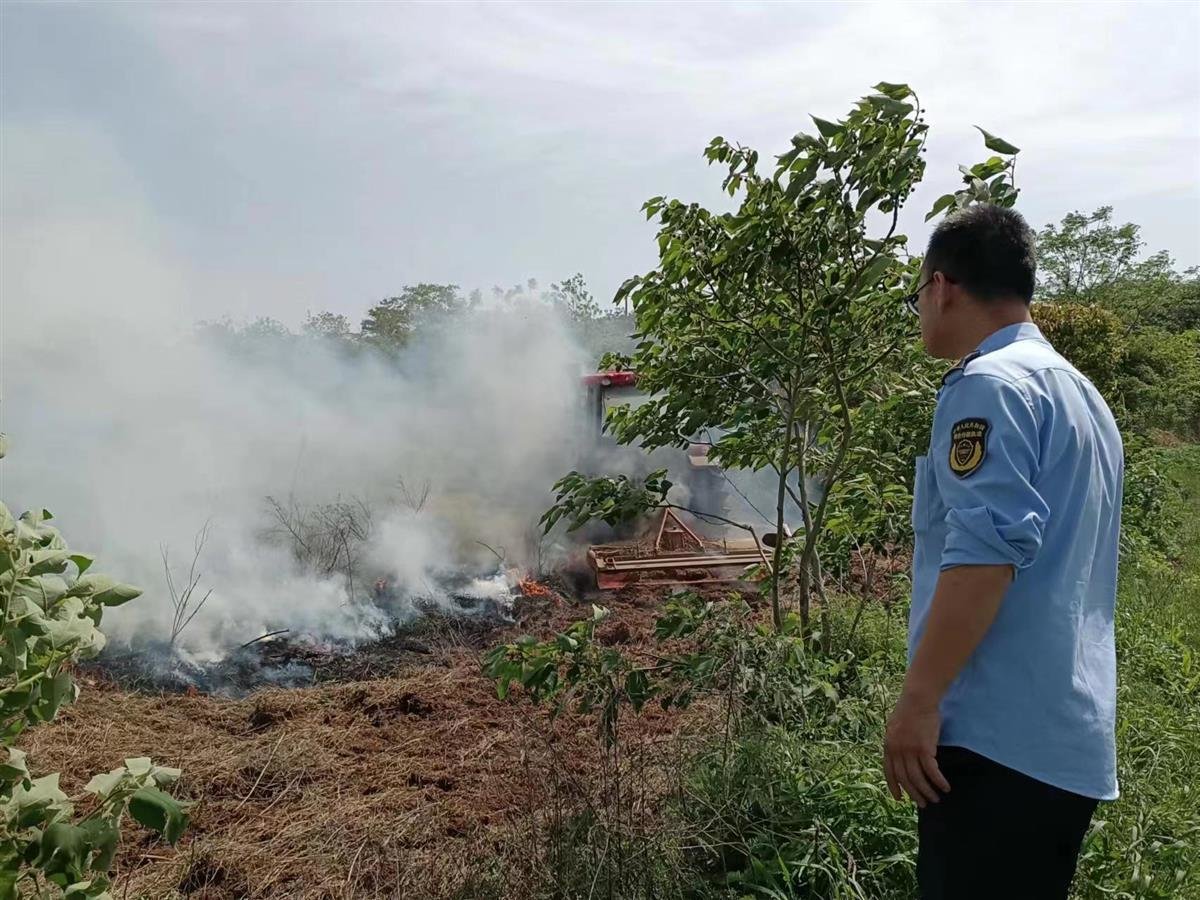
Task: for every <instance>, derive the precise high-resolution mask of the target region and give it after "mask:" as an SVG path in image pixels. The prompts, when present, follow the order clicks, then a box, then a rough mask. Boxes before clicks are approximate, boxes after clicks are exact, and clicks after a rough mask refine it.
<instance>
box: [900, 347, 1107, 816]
mask: <svg viewBox="0 0 1200 900" xmlns="http://www.w3.org/2000/svg"><path fill="white" fill-rule="evenodd" d="M1123 456H1124V454H1123V451H1122V446H1121V435H1120V433H1119V432H1118V430H1117V426H1116V423H1115V422H1114V421H1113V417H1112V413H1111V412H1110V411H1109V409H1108V406H1107V404H1106V403H1105V402H1104V399H1103V398H1102V397H1101V396H1100V394H1099V392H1098V391H1097V390H1096V389H1095V387H1093V386H1092V383H1091V382H1090V381H1088V379H1087V378H1085V377H1084V376H1083V375H1081V374H1080V373H1079V371H1078V370H1077V369H1075V367H1074V366H1072V365H1071V364H1070V363H1069V362H1067V361H1066V360H1065V359H1063V358H1062V357H1061V356H1059V355H1058V353H1056V352H1055V350H1054V348H1053V347H1051V346H1050V343H1049V342H1048V341H1047V340H1046V339H1045V338H1044V337H1043V336H1042V333H1041V332H1040V331H1039V330H1038V328H1037V326H1036V325H1033V324H1029V323H1025V324H1017V325H1009V326H1008V327H1006V328H1002V329H1000V330H999V331H997V332H995V333H994V334H992V335H991V336H990V337H988V338H987V339H986V340H985V341H984V342H983V343H982V344H980V346H979V349H978V350H977V351H976V353H973V354H971V355H970V356H968V357H967V358H966V360H965V361H964V362H963V363H960V364H959V366H956V367H955V368H954V369H952V370H951V372H950V373H949V374H948V375H947V376H946V379H945V381H944V382H943V385H942V389H941V391H939V393H938V401H937V411H936V413H935V414H934V418H933V436H932V440H931V444H930V448H929V455H928V456H923V457H919V458H918V460H917V478H916V488H915V490H914V493H913V530H914V532H915V536H916V540H915V548H914V554H913V595H912V610H911V613H910V617H909V628H908V657H909V661H910V662H911V660H912V657H913V654H914V652H915V651H916V647H917V644H918V642H919V641H920V639H921V634H922V632H923V631H924V627H925V620H926V617H927V616H928V615H929V607H930V603H931V602H932V600H933V591H934V587H935V585H936V584H937V579H938V573H939V572H940V571H942V570H943V569H949V568H953V567H954V566H963V565H981V564H1004V563H1008V564H1011V565H1012V566H1013V567H1014V570H1015V573H1016V574H1015V578H1014V580H1013V582H1012V584H1011V586H1010V587H1009V588H1008V590H1007V592H1006V593H1005V595H1004V600H1003V602H1002V604H1001V606H1000V611H999V613H998V614H997V616H996V619H995V621H994V622H993V623H992V627H991V628H990V629H989V630H988V632H987V634H986V635H985V636H984V638H983V640H982V641H981V642H980V644H979V646H978V647H977V648H976V649H975V652H974V653H972V654H971V657H970V658H969V659H968V660H967V663H966V665H965V666H963V669H962V671H961V672H960V673H959V675H958V677H957V678H956V679H955V680H954V682H953V683H952V684H951V685H950V688H949V689H948V690H947V692H946V694H945V697H944V698H943V699H942V703H941V715H942V732H941V738H940V741H939V743H941V744H946V745H950V746H956V747H966V748H967V749H969V750H973V751H975V752H976V753H979V754H981V755H982V756H986V757H987V758H989V759H992V760H994V761H995V762H998V763H1001V764H1002V765H1005V766H1008V767H1009V768H1012V769H1016V770H1017V771H1019V772H1023V773H1025V774H1026V775H1029V776H1031V777H1033V778H1036V779H1038V780H1039V781H1043V782H1046V783H1048V784H1052V785H1055V786H1057V787H1060V788H1064V789H1065V790H1068V791H1073V792H1074V793H1077V794H1082V795H1084V796H1086V797H1095V798H1099V799H1103V800H1111V799H1114V798H1115V797H1116V796H1117V769H1116V744H1115V734H1114V730H1115V729H1114V723H1115V713H1116V653H1115V649H1114V646H1113V610H1114V606H1115V604H1116V592H1117V544H1118V535H1119V531H1120V524H1121V489H1122V479H1123V475H1124V471H1123Z"/></svg>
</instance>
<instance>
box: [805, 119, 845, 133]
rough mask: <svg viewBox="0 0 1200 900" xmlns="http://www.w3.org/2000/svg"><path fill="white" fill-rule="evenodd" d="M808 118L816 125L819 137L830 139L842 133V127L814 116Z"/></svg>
mask: <svg viewBox="0 0 1200 900" xmlns="http://www.w3.org/2000/svg"><path fill="white" fill-rule="evenodd" d="M809 118H811V119H812V120H813V122H814V123H816V126H817V131H819V132H821V137H825V138H831V137H834V136H835V135H838V134H841V133H842V126H841V125H839V124H837V123H834V122H829V121H827V120H825V119H820V118H817V117H816V116H810V117H809Z"/></svg>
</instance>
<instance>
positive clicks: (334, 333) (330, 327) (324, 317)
mask: <svg viewBox="0 0 1200 900" xmlns="http://www.w3.org/2000/svg"><path fill="white" fill-rule="evenodd" d="M301 327H302V328H303V330H304V333H305V334H307V335H310V336H311V337H318V338H328V339H330V340H345V339H347V338H349V337H350V336H351V331H350V320H349V319H347V318H346V317H345V316H344V315H341V314H340V313H331V312H319V313H316V314H313V313H309V314H308V316H307V317H306V318H305V320H304V324H303V325H302V326H301Z"/></svg>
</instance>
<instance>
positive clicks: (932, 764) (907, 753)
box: [883, 693, 950, 808]
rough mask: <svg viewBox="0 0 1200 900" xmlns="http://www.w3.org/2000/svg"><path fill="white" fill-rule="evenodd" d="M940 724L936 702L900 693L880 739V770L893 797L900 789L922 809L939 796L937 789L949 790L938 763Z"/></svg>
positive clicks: (895, 796)
mask: <svg viewBox="0 0 1200 900" xmlns="http://www.w3.org/2000/svg"><path fill="white" fill-rule="evenodd" d="M941 726H942V717H941V715H940V714H939V713H938V705H937V703H936V702H933V703H929V702H924V701H921V700H918V699H916V698H914V697H912V696H910V695H909V694H907V693H905V694H902V695H901V696H900V699H899V701H897V703H896V708H895V709H894V710H892V715H891V717H890V718H889V719H888V723H887V736H886V737H885V738H884V741H883V769H884V772H885V774H886V775H887V783H888V789H889V790H890V791H891V792H892V796H893V797H894V798H895V799H897V800H900V799H901V794H900V789H901V788H903V789H904V793H906V794H908V796H909V797H911V798H912V799H913V802H915V803H916V804H917V806H920V807H922V808H924V806H925V804H926V803H937V802H938V801H939V800H940V799H941V797H939V796H938V793H937V792H938V791H939V790H940V791H941V792H942V793H946V792H948V791H949V790H950V783H949V782H948V781H946V779H945V777H944V776H943V775H942V772H941V770H940V769H939V768H938V764H937V742H938V733H939V731H940V730H941ZM935 788H936V789H937V790H935Z"/></svg>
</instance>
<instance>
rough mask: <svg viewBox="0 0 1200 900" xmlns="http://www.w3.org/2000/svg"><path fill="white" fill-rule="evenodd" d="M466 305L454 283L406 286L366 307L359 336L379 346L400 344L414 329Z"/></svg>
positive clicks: (404, 341)
mask: <svg viewBox="0 0 1200 900" xmlns="http://www.w3.org/2000/svg"><path fill="white" fill-rule="evenodd" d="M467 306H468V304H467V301H465V300H464V299H463V297H462V295H461V294H459V292H458V285H454V284H428V283H425V282H422V283H421V284H416V285H407V286H406V287H405V288H404V289H403V290H402V291H401V292H400V293H399V294H398V295H397V296H395V297H387V298H385V299H384V300H381V301H379V303H377V304H375V305H374V306H372V307H371V308H370V309H369V310H367V315H366V318H364V319H363V321H362V334H363V337H364V338H365V339H366V340H367V341H369V342H371V343H373V344H375V345H376V346H379V347H384V348H387V349H393V350H394V349H399V348H401V347H404V346H405V345H406V344H408V342H409V341H410V340H412V337H413V335H414V334H416V332H417V331H418V330H419V329H421V328H425V327H429V326H431V325H435V324H436V323H438V322H441V321H444V320H445V319H446V318H447V317H448V316H450V315H453V314H455V313H459V312H462V311H464V310H465V309H466V308H467Z"/></svg>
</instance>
